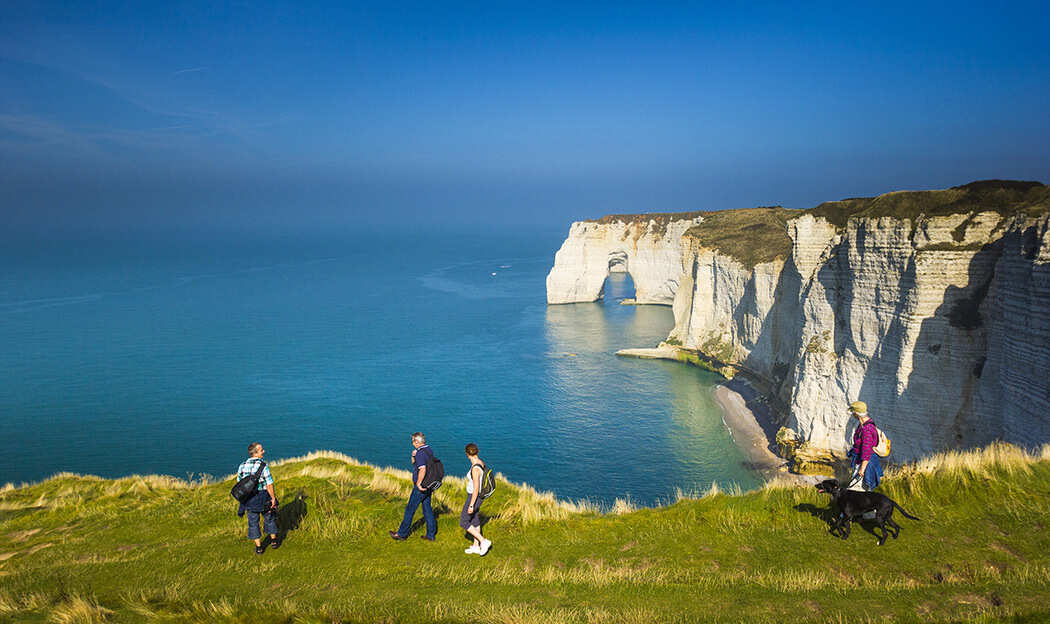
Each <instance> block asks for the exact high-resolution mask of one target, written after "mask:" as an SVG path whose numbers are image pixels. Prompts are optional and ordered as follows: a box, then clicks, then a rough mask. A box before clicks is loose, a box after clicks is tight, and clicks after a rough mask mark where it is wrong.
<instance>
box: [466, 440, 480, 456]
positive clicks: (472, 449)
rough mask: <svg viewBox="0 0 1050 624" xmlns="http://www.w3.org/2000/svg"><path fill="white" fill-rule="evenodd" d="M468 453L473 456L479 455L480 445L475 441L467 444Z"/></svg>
mask: <svg viewBox="0 0 1050 624" xmlns="http://www.w3.org/2000/svg"><path fill="white" fill-rule="evenodd" d="M467 455H470V456H471V457H477V456H478V445H477V444H474V443H473V442H471V443H470V444H468V445H467Z"/></svg>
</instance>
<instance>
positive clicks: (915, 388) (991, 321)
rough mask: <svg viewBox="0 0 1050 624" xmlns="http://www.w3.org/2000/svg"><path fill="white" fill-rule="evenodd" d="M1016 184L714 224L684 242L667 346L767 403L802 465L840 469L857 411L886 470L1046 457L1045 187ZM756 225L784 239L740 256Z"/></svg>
mask: <svg viewBox="0 0 1050 624" xmlns="http://www.w3.org/2000/svg"><path fill="white" fill-rule="evenodd" d="M1011 184H1018V183H1001V184H1000V185H999V186H997V185H996V184H994V183H980V184H977V185H968V186H967V187H959V188H957V189H950V190H948V191H929V192H923V193H894V194H890V195H888V196H882V197H879V198H873V199H865V200H847V201H845V202H835V203H833V204H824V205H822V206H820V207H818V208H815V209H812V210H808V211H794V212H793V211H780V210H776V209H767V210H766V212H765V213H762V212H761V211H758V210H756V211H750V214H744V213H745V212H747V211H723V212H721V213H711V216H710V217H709V218H707V219H705V220H704V221H703V222H702V223H701V224H700V225H698V226H697V227H695V228H693V229H691V230H690V231H689V232H687V233H686V234H685V235H684V236H683V239H682V243H681V250H682V268H681V274H680V278H679V280H680V287H679V289H678V293H677V296H676V298H675V300H674V312H675V328H674V330H673V331H672V332H671V337H670V338H669V340H670V342H672V343H674V342H676V341H678V342H681V344H682V346H683V347H684V348H687V349H691V350H695V351H696V352H697V353H698V354H700V355H701V356H704V357H706V358H708V359H710V360H711V361H712V363H713V364H714V365H715V366H716V367H724V369H723V370H725V371H726V372H727V373H729V374H732V372H733V371H734V369H737V370H742V371H746V372H747V373H748V375H749V376H750V377H751V378H752V379H754V380H755V381H757V382H758V384H759V385H761V386H764V387H763V388H762V389H763V390H764V391H765V393H766V394H767V396H768V397H769V399H770V402H771V403H772V405H773V407H774V408H775V411H776V412H779V413H780V414H782V415H783V416H784V418H785V421H786V424H787V426H788V427H789V428H790V429H791V430H793V431H794V433H795V435H796V437H797V438H798V439H799V441H801V443H802V454H803V456H804V457H805V458H808V459H810V460H816V461H821V460H826V459H829V458H831V457H833V456H841V455H842V454H844V453H845V451H846V450H847V448H848V445H849V442H850V437H849V436H850V434H851V432H852V423H851V422H850V420H849V418H848V417H847V414H846V407H847V406H848V405H849V403H850V402H851V401H854V400H857V399H860V400H863V401H865V402H867V403H868V406H869V410H870V411H871V415H872V417H873V418H874V419H875V421H876V422H877V423H878V424H879V426H880V427H882V428H884V429H885V430H886V431H887V433H888V434H889V435H890V437H891V438H892V439H893V459H894V460H895V461H904V460H907V459H912V458H915V457H918V456H921V455H925V454H927V453H930V452H932V451H939V450H944V449H947V448H957V447H970V446H977V445H982V444H985V443H987V442H990V441H992V440H995V439H1003V440H1007V441H1010V442H1017V443H1022V444H1027V445H1035V444H1042V443H1045V442H1046V441H1047V440H1050V233H1048V229H1050V187H1045V186H1042V185H1038V184H1035V185H1031V184H1029V185H1028V186H1023V187H1020V188H1014V187H1011V186H1010V185H1011ZM730 218H731V219H732V220H731V221H728V220H727V219H730ZM719 219H722V220H723V221H722V223H721V224H718V223H716V222H717V221H718V220H719ZM755 221H759V222H764V223H766V224H767V225H776V224H781V225H782V227H780V229H779V233H777V232H776V231H775V230H776V229H777V228H775V227H774V228H770V229H768V230H767V234H768V237H767V238H766V239H762V240H761V241H757V240H756V241H754V244H751V245H740V241H741V240H747V238H748V232H758V231H759V228H758V227H757V225H756V224H755V223H754V222H755ZM727 233H728V234H727ZM730 240H732V241H734V242H733V243H732V244H730V243H729V242H728V241H730ZM733 245H736V246H735V247H734V246H733Z"/></svg>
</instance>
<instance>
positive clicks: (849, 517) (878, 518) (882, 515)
mask: <svg viewBox="0 0 1050 624" xmlns="http://www.w3.org/2000/svg"><path fill="white" fill-rule="evenodd" d="M817 491H819V492H824V493H825V494H830V495H831V500H833V501H835V502H836V503H838V505H839V511H840V512H842V513H841V514H840V515H839V517H838V518H836V519H835V521H834V522H832V523H831V528H830V529H829V530H828V532H829V533H831V534H832V535H835V532H836V531H838V533H839V536H840V537H842V539H846V538H847V537H849V528H850V525H851V524H852V523H853V518H855V517H857V516H861V515H863V514H864V513H866V512H868V511H874V512H875V524H877V525H878V526H879V528H880V529H882V537H881V538H880V539H879V546H882V545H883V544H884V543H886V536H887V535H888V531H887V530H886V525H889V526H890V527H891V528H893V539H897V534H898V533H900V532H901V527H900V525H898V524H897V523H896V522H894V521H893V518H892V516H893V508H894V507H896V508H897V509H899V510H900V512H901V514H903V515H904V517H905V518H911V519H912V520H918V518H916V517H915V516H912V515H910V514H909V513H908V512H906V511H904V510H903V509H901V506H900V505H898V504H897V503H895V502H893V501H892V500H891V499H890V497H889V496H886V495H885V494H879V493H878V492H856V491H853V490H844V489H842V487H841V486H839V482H838V481H836V480H834V479H828V480H826V481H821V482H820V483H818V484H817Z"/></svg>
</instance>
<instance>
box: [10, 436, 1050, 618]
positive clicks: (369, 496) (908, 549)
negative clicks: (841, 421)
mask: <svg viewBox="0 0 1050 624" xmlns="http://www.w3.org/2000/svg"><path fill="white" fill-rule="evenodd" d="M273 473H274V476H275V479H276V488H277V492H278V496H279V498H280V499H281V501H282V504H283V509H282V513H281V531H282V533H285V534H286V539H285V542H284V545H283V546H282V547H281V548H280V549H279V550H276V551H274V550H268V551H267V552H266V554H265V555H262V556H257V555H255V554H254V553H253V551H252V548H251V547H250V546H251V545H250V542H249V541H248V540H247V538H246V537H245V521H244V520H242V519H240V518H237V517H236V515H235V508H236V506H235V503H234V502H233V500H232V499H231V498H230V497H229V494H228V492H229V488H230V486H231V485H232V480H228V481H226V482H222V483H209V482H206V481H204V482H186V481H180V480H176V479H172V478H168V477H129V478H126V479H120V480H101V479H97V478H93V477H82V476H76V475H59V476H56V477H54V478H52V479H50V480H48V481H45V482H43V483H39V484H36V485H32V486H27V487H22V488H6V489H5V490H4V491H2V492H0V621H18V622H23V621H26V622H33V621H39V622H45V621H49V622H106V621H115V622H125V621H127V622H139V621H141V622H169V621H196V622H213V621H218V622H300V621H302V622H497V623H514V622H522V623H528V622H537V623H538V622H587V623H591V622H621V621H626V622H691V621H700V622H708V621H710V622H736V621H742V622H809V621H832V622H868V621H870V622H882V621H902V622H957V621H986V622H999V621H1003V622H1045V621H1050V536H1048V532H1047V528H1048V527H1047V524H1048V523H1050V446H1048V447H1044V449H1043V450H1042V452H1041V454H1037V455H1030V454H1028V453H1025V452H1024V451H1021V450H1019V449H1017V448H1015V447H1011V446H1007V445H994V446H991V447H989V448H987V449H984V450H983V451H977V452H972V453H956V454H949V455H943V456H939V457H936V458H932V459H930V460H928V461H925V462H923V463H921V464H917V465H914V466H908V467H905V468H902V469H899V470H897V471H896V472H895V473H893V474H891V475H890V476H889V478H887V480H886V481H885V482H884V491H885V493H887V494H888V495H890V496H891V497H893V498H894V499H896V500H897V501H898V502H899V503H900V504H901V505H902V506H903V507H904V509H906V510H907V511H908V512H910V513H912V514H913V515H916V516H919V517H920V518H922V520H921V521H919V522H916V521H912V520H907V519H904V518H901V517H899V515H898V516H897V520H898V522H899V523H900V524H901V525H902V526H903V527H904V528H903V530H902V532H901V536H900V539H897V540H889V541H888V542H887V544H886V545H885V546H883V547H878V546H876V539H875V537H874V536H873V535H872V533H871V532H869V531H867V530H865V529H864V528H863V527H862V526H855V527H854V531H853V535H852V536H851V537H850V539H849V540H848V541H842V540H839V539H836V538H833V537H831V536H830V535H829V534H828V532H827V526H828V521H829V520H830V519H831V514H832V512H831V511H830V510H828V509H827V503H828V501H827V499H826V498H825V497H822V495H820V494H818V493H817V492H816V490H815V489H813V488H812V487H794V486H772V487H767V488H765V489H762V490H760V491H756V492H751V493H748V494H744V495H737V496H730V495H725V494H714V495H709V496H706V497H703V498H700V499H689V498H684V499H682V500H679V501H678V502H676V503H674V504H672V505H669V506H667V507H662V508H658V509H642V510H637V511H629V510H626V506H625V505H619V506H618V508H619V509H618V511H620V512H621V513H615V512H608V513H601V512H599V511H597V510H595V509H594V508H592V507H589V506H587V505H578V504H570V503H565V502H561V501H557V500H555V499H554V498H553V497H551V496H549V495H543V494H539V493H537V492H535V491H534V490H532V489H529V488H527V487H519V486H513V485H510V484H508V483H506V482H501V484H500V487H499V488H498V490H497V492H496V494H495V495H494V496H493V497H492V498H491V499H489V500H488V501H486V503H485V507H484V511H485V512H486V513H487V514H488V516H489V520H488V523H487V524H486V526H485V533H486V535H488V536H489V537H490V538H491V539H492V540H493V541H494V544H495V545H494V547H493V549H492V551H491V552H490V553H489V554H488V555H487V556H486V557H478V556H476V555H465V554H464V553H463V549H464V548H465V547H466V546H467V545H468V541H467V540H466V539H464V538H463V534H462V531H460V530H459V527H458V518H459V509H460V506H461V505H462V496H463V494H462V487H463V483H462V481H460V482H457V481H455V480H449V481H448V482H447V484H446V485H445V487H443V488H442V489H441V490H440V491H439V493H438V495H437V500H436V503H435V508H437V509H439V510H440V514H441V515H440V517H439V520H438V524H439V533H438V541H437V542H436V543H429V542H426V541H424V540H421V539H419V535H420V533H419V532H416V533H414V534H413V535H412V536H411V537H410V538H409V540H408V541H407V542H400V543H399V542H394V541H392V540H390V539H389V537H387V531H388V530H390V529H392V528H395V527H396V526H397V523H398V521H399V519H400V517H401V514H402V512H403V508H404V502H405V500H406V497H407V495H408V491H409V489H408V488H409V481H408V473H406V472H401V471H395V470H390V469H378V468H375V467H372V466H367V465H362V464H360V463H358V462H355V461H354V460H352V459H350V458H347V457H344V456H341V455H337V454H332V453H318V454H314V455H310V456H307V457H304V458H300V459H295V460H289V461H285V462H282V463H279V464H275V465H274V466H273Z"/></svg>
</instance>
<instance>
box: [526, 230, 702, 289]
mask: <svg viewBox="0 0 1050 624" xmlns="http://www.w3.org/2000/svg"><path fill="white" fill-rule="evenodd" d="M699 221H700V219H699V217H697V216H695V214H676V215H613V216H610V217H605V218H603V219H601V220H600V221H581V222H578V223H573V224H572V228H570V229H569V237H568V238H567V239H566V240H565V242H564V243H563V244H562V246H561V249H559V250H558V253H557V254H556V255H555V256H554V268H553V269H551V272H550V274H549V275H547V303H583V302H589V301H596V300H598V299H600V298H602V296H603V295H604V292H605V278H606V277H608V276H609V273H616V272H627V273H629V274H630V276H631V279H632V280H633V281H634V288H635V293H636V294H635V299H636V301H637V302H638V303H655V304H666V305H670V304H671V302H672V301H674V296H675V293H677V292H678V280H679V277H680V276H681V269H682V248H681V244H682V234H684V233H685V231H686V230H688V229H689V228H690V227H692V226H693V225H695V224H696V223H699Z"/></svg>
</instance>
